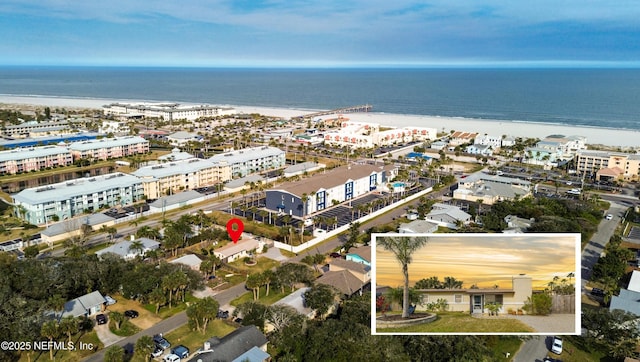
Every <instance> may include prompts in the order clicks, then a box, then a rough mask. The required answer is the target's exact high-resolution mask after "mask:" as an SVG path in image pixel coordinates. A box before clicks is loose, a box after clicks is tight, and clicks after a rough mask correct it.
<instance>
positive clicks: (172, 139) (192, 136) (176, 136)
mask: <svg viewBox="0 0 640 362" xmlns="http://www.w3.org/2000/svg"><path fill="white" fill-rule="evenodd" d="M202 139H203V137H202V136H201V135H199V134H197V133H191V132H185V131H178V132H176V133H172V134H170V135H169V136H167V140H168V141H169V143H170V144H171V145H173V146H184V145H186V144H187V143H189V142H202Z"/></svg>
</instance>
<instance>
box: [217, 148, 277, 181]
mask: <svg viewBox="0 0 640 362" xmlns="http://www.w3.org/2000/svg"><path fill="white" fill-rule="evenodd" d="M209 160H210V161H211V162H213V163H217V164H220V165H229V167H231V177H232V178H238V177H244V176H246V175H249V174H252V173H255V172H260V171H267V170H273V169H276V168H280V167H284V166H285V162H286V156H285V152H284V151H283V150H281V149H279V148H276V147H270V146H259V147H249V148H243V149H241V150H235V151H231V152H225V153H220V154H217V155H215V156H213V157H211V158H209Z"/></svg>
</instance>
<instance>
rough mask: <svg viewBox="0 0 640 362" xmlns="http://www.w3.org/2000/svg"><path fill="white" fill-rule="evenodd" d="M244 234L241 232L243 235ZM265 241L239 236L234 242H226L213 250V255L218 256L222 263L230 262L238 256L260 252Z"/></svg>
mask: <svg viewBox="0 0 640 362" xmlns="http://www.w3.org/2000/svg"><path fill="white" fill-rule="evenodd" d="M245 236H246V234H244V233H243V237H245ZM264 245H265V242H264V241H262V240H257V239H254V238H253V237H251V238H241V239H240V240H238V242H236V243H228V244H227V245H225V246H223V247H221V248H218V249H215V250H213V253H214V254H215V256H217V257H218V258H220V260H222V262H223V263H231V262H234V261H236V260H238V259H240V258H244V257H247V256H250V255H251V254H252V253H254V252H255V253H260V252H262V249H263V248H264Z"/></svg>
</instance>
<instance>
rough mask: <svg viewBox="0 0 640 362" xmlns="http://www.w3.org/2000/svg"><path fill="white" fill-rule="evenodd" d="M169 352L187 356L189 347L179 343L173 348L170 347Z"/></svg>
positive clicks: (181, 356)
mask: <svg viewBox="0 0 640 362" xmlns="http://www.w3.org/2000/svg"><path fill="white" fill-rule="evenodd" d="M171 353H172V354H175V355H176V356H178V357H180V358H187V357H189V348H187V347H185V346H183V345H179V346H177V347H175V348H172V349H171Z"/></svg>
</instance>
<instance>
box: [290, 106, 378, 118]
mask: <svg viewBox="0 0 640 362" xmlns="http://www.w3.org/2000/svg"><path fill="white" fill-rule="evenodd" d="M372 108H373V106H372V105H370V104H363V105H360V106H352V107H344V108H338V109H333V110H330V111H322V112H315V113H310V114H305V115H302V116H298V117H295V118H300V119H309V118H313V117H319V116H326V115H328V114H339V113H359V112H369V111H371V109H372Z"/></svg>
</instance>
